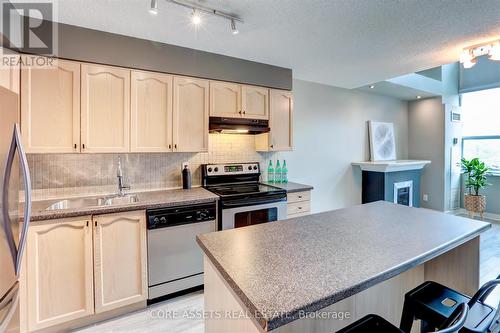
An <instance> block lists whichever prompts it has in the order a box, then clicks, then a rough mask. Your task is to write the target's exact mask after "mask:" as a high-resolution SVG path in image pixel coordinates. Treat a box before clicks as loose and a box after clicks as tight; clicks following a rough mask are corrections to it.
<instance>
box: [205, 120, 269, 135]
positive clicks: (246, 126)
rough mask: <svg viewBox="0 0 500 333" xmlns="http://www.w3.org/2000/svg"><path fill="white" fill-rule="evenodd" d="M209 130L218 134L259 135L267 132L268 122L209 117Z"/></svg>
mask: <svg viewBox="0 0 500 333" xmlns="http://www.w3.org/2000/svg"><path fill="white" fill-rule="evenodd" d="M209 130H210V132H220V133H234V134H260V133H266V132H269V121H268V120H265V119H242V118H226V117H210V119H209Z"/></svg>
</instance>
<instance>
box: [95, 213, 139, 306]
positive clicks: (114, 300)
mask: <svg viewBox="0 0 500 333" xmlns="http://www.w3.org/2000/svg"><path fill="white" fill-rule="evenodd" d="M93 218H94V269H95V311H96V313H101V312H105V311H108V310H112V309H116V308H119V307H122V306H125V305H129V304H133V303H137V302H140V301H144V300H146V299H147V288H148V286H147V266H146V260H147V250H146V212H144V211H137V212H131V213H119V214H109V215H97V216H94V217H93Z"/></svg>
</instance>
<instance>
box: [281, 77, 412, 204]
mask: <svg viewBox="0 0 500 333" xmlns="http://www.w3.org/2000/svg"><path fill="white" fill-rule="evenodd" d="M293 91H294V98H295V99H294V103H295V104H294V107H295V116H294V117H295V119H294V121H295V126H294V151H293V152H290V153H280V154H278V155H279V156H280V157H281V158H286V160H287V164H288V169H289V170H290V176H289V178H290V179H292V180H294V181H299V182H303V183H306V184H310V185H313V186H314V188H315V190H314V192H313V197H312V210H313V211H314V212H319V211H325V210H330V209H335V208H340V207H346V206H351V205H355V204H359V203H361V171H360V170H359V168H357V167H352V166H351V162H354V161H364V160H368V159H369V145H368V130H367V128H368V127H367V121H368V120H375V121H386V122H393V123H394V125H395V130H396V133H395V134H396V145H397V157H398V158H399V159H405V158H407V157H408V112H407V103H406V102H403V101H399V100H396V99H393V98H389V97H383V96H377V95H372V94H367V93H361V92H354V91H351V90H346V89H341V88H335V87H331V86H326V85H321V84H316V83H311V82H306V81H300V80H294V82H293Z"/></svg>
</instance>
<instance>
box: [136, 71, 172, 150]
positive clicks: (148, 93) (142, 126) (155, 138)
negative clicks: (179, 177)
mask: <svg viewBox="0 0 500 333" xmlns="http://www.w3.org/2000/svg"><path fill="white" fill-rule="evenodd" d="M172 83H173V78H172V76H171V75H165V74H157V73H148V72H139V71H132V77H131V94H130V95H131V96H130V99H131V108H130V112H131V119H130V131H131V145H130V150H131V151H133V152H169V151H172V104H173V103H172V90H173V88H172Z"/></svg>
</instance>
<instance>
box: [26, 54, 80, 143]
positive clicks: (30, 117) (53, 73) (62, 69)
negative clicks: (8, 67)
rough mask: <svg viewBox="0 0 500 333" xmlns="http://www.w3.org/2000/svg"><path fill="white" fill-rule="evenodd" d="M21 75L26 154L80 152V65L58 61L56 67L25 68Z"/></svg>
mask: <svg viewBox="0 0 500 333" xmlns="http://www.w3.org/2000/svg"><path fill="white" fill-rule="evenodd" d="M25 58H26V56H23V59H25ZM23 63H27V61H23ZM21 76H22V80H21V82H22V84H21V94H22V96H23V98H22V99H21V131H22V135H23V140H24V144H25V147H26V152H28V153H73V152H79V151H80V64H79V63H77V62H71V61H65V60H58V61H57V66H54V68H39V67H36V66H35V67H32V66H22V69H21Z"/></svg>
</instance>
